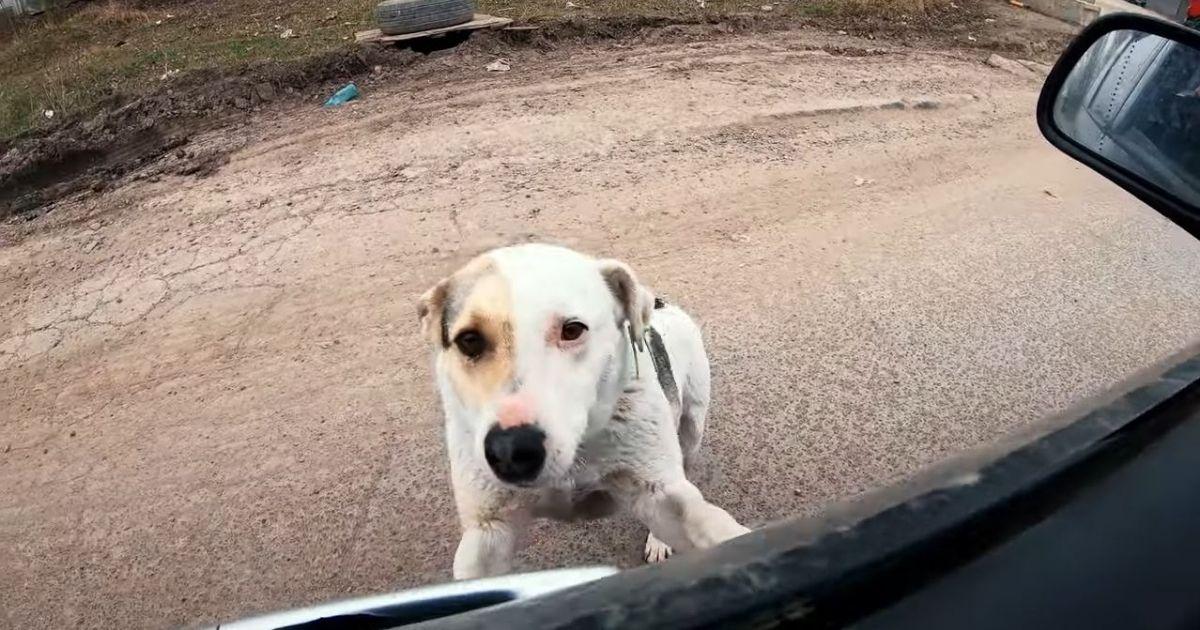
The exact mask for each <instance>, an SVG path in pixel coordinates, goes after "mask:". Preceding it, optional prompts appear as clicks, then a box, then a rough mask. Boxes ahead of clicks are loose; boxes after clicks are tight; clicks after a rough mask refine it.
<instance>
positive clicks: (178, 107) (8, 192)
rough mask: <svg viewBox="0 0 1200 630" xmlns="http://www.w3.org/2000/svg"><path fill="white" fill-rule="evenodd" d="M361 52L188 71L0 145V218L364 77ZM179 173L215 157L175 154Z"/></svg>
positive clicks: (28, 211)
mask: <svg viewBox="0 0 1200 630" xmlns="http://www.w3.org/2000/svg"><path fill="white" fill-rule="evenodd" d="M373 61H374V60H372V59H371V58H370V55H369V53H366V52H363V53H331V54H326V55H321V56H316V57H313V58H310V59H308V60H306V61H305V62H303V63H299V64H278V63H264V64H260V65H258V66H255V67H253V68H251V69H250V70H249V71H247V72H246V73H244V74H240V75H237V76H220V75H218V74H217V73H215V72H196V73H191V74H188V75H184V76H180V77H177V78H176V79H174V80H171V81H165V82H164V85H163V87H161V88H159V89H157V90H155V91H154V92H152V93H151V94H149V95H146V96H143V97H141V98H137V99H133V100H130V101H128V102H120V101H117V100H114V101H112V102H110V103H108V104H107V105H106V106H105V107H103V108H102V109H101V111H100V112H99V113H98V114H96V115H95V116H94V117H92V118H91V119H89V120H84V121H73V122H69V123H67V124H65V125H63V126H61V127H58V128H57V129H54V130H53V131H50V132H48V133H42V134H29V135H27V136H25V137H22V138H17V139H15V140H13V141H10V142H7V143H3V144H0V218H4V217H8V216H12V215H28V216H37V214H38V209H39V208H40V207H41V206H42V205H43V204H45V203H47V202H50V201H53V200H54V199H57V198H59V197H61V196H63V195H67V194H71V193H74V192H77V191H80V190H83V189H85V188H89V187H90V188H93V189H100V188H103V187H105V186H106V185H107V183H108V182H111V181H112V180H113V179H114V178H116V177H118V176H120V175H122V174H124V173H126V172H128V171H129V170H130V169H132V168H135V167H137V166H140V165H143V164H145V163H147V162H149V161H152V160H154V159H155V158H157V157H158V156H160V155H162V154H164V153H166V152H168V151H173V150H177V149H182V147H184V145H186V144H187V143H188V140H189V138H190V137H191V135H193V134H194V133H196V132H197V131H201V130H203V129H206V128H210V127H212V126H214V125H219V124H221V123H222V122H225V121H227V120H228V119H229V118H230V117H231V116H237V115H240V114H242V113H244V112H246V111H251V110H253V109H254V108H257V107H260V106H262V105H264V104H266V103H268V102H271V101H275V100H279V99H284V98H288V97H290V96H291V95H292V94H294V93H296V92H297V91H298V90H300V89H303V88H306V87H309V86H311V85H313V84H319V83H323V82H326V81H330V80H333V79H336V78H343V77H348V76H354V75H357V74H361V73H362V72H365V71H366V70H368V69H369V68H370V67H371V64H372V63H373ZM180 156H181V157H183V158H184V161H183V162H181V163H177V164H176V165H175V168H176V170H177V171H178V172H181V173H182V174H191V173H197V172H202V171H204V170H206V169H208V168H211V166H212V165H213V164H214V160H215V159H217V158H216V157H215V156H211V155H191V154H189V153H188V152H187V151H186V150H182V151H180Z"/></svg>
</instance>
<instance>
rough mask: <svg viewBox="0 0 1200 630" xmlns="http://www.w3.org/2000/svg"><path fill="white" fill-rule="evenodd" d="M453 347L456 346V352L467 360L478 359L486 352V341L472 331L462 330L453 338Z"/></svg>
mask: <svg viewBox="0 0 1200 630" xmlns="http://www.w3.org/2000/svg"><path fill="white" fill-rule="evenodd" d="M454 345H456V346H458V351H459V352H461V353H463V355H465V356H466V357H467V358H468V359H478V358H479V357H480V356H482V355H483V353H484V352H487V339H485V338H484V337H483V335H481V334H479V333H477V332H475V331H474V330H464V331H462V332H460V333H458V336H457V337H455V338H454Z"/></svg>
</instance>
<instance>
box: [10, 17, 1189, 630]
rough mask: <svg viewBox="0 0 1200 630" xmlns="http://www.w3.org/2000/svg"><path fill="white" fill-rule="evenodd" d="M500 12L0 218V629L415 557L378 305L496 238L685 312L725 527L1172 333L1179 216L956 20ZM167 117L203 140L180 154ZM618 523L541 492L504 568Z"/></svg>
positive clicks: (235, 611)
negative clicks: (873, 24) (535, 29)
mask: <svg viewBox="0 0 1200 630" xmlns="http://www.w3.org/2000/svg"><path fill="white" fill-rule="evenodd" d="M868 36H874V37H875V39H870V37H868ZM497 37H498V39H496V40H495V43H493V44H490V46H493V47H491V48H486V47H485V48H478V49H474V48H471V46H473V45H474V44H469V45H468V46H467V47H466V48H464V49H460V50H457V51H454V52H441V53H433V54H430V55H428V56H422V57H420V59H419V61H418V63H413V64H412V65H411V67H408V68H406V69H404V70H398V71H389V70H386V69H385V70H384V71H383V72H381V73H380V76H378V78H377V79H374V80H372V82H371V83H367V82H364V83H363V85H365V86H366V87H367V89H364V93H365V96H364V98H363V99H361V100H360V101H355V102H352V103H350V104H348V105H346V106H344V107H339V108H335V109H322V108H320V107H319V103H317V102H316V100H317V99H314V98H297V99H294V100H290V101H286V102H282V103H276V104H274V105H272V106H271V107H269V108H264V109H263V111H262V112H259V113H258V114H257V115H255V116H252V117H240V118H236V119H233V120H231V121H230V124H229V125H228V126H223V127H220V128H213V129H210V130H207V131H202V132H195V133H192V134H191V135H189V136H188V142H187V144H186V145H182V146H180V147H177V148H176V149H174V150H172V151H171V152H169V153H167V154H166V155H165V157H164V158H163V159H161V160H158V161H156V162H154V164H151V165H148V166H146V167H144V168H139V169H136V170H134V171H133V172H131V173H130V174H129V175H127V176H126V177H125V178H124V179H123V180H122V181H120V182H117V183H113V184H112V185H111V186H109V187H108V188H106V189H104V190H100V191H96V192H91V191H89V192H87V193H84V194H79V195H71V196H68V197H66V198H64V199H61V200H59V201H57V202H53V203H52V204H50V205H49V206H47V207H48V208H49V209H50V211H49V212H45V213H43V214H41V215H40V216H37V217H35V218H33V219H32V220H24V219H22V220H14V221H10V222H8V223H5V224H3V226H0V228H2V229H0V488H3V489H4V491H3V492H0V566H2V567H4V571H2V572H0V626H6V627H9V626H10V627H21V628H42V627H45V628H61V627H97V628H99V627H106V628H107V627H123V628H143V627H144V628H150V627H164V626H171V627H177V626H181V625H191V624H201V623H213V622H216V621H220V620H230V619H234V618H238V617H241V616H244V615H249V614H253V613H256V612H264V611H269V610H275V609H280V608H287V607H293V606H299V605H304V604H312V603H317V602H322V601H327V600H330V599H337V598H343V597H347V596H353V595H364V594H369V593H376V592H381V591H389V590H393V589H399V588H404V587H410V586H415V585H419V584H427V583H433V582H441V581H445V580H447V579H448V578H449V575H450V565H451V558H452V555H453V550H454V547H455V544H456V542H457V533H458V532H457V527H458V526H457V521H456V517H455V514H454V509H453V506H452V500H451V495H450V488H449V482H448V479H447V465H446V457H445V453H444V451H443V447H442V419H441V415H440V411H439V408H438V402H437V398H436V395H435V392H434V387H433V384H432V382H431V375H430V371H429V369H428V357H429V349H428V348H427V347H426V345H425V343H424V342H423V340H422V339H421V338H420V335H419V333H418V330H417V322H416V317H415V312H414V304H415V299H416V297H417V296H418V295H420V294H421V292H422V291H424V290H425V289H426V288H428V287H429V286H431V285H433V284H434V283H435V282H436V281H437V280H438V279H440V278H441V277H443V275H444V274H446V273H448V272H450V271H451V270H453V269H454V268H456V267H457V266H459V265H461V264H462V263H463V262H465V261H466V260H468V259H469V257H471V256H472V255H474V254H475V253H477V252H479V251H481V250H482V249H485V248H488V247H491V246H495V245H499V244H504V243H511V242H521V241H526V240H547V241H553V242H560V243H565V244H567V245H571V246H574V247H577V248H579V249H583V250H586V251H590V252H593V253H596V254H600V255H605V256H612V257H616V258H620V259H622V260H625V261H626V262H628V263H629V264H630V265H631V266H632V267H633V268H634V269H635V270H636V271H637V273H638V275H639V276H640V277H641V278H643V279H645V281H647V282H648V283H649V284H650V286H652V287H653V288H654V289H655V290H656V291H658V292H660V293H662V294H664V295H666V296H667V297H668V298H669V299H670V300H671V301H672V302H674V303H677V304H680V305H682V306H683V307H685V308H686V309H688V310H689V311H690V312H691V313H692V314H693V315H694V316H695V317H696V318H697V319H698V320H699V321H700V322H701V324H702V326H703V329H704V332H705V336H706V342H707V347H708V352H709V356H710V358H711V361H712V364H713V370H714V400H713V408H712V410H711V413H710V426H709V429H708V433H707V434H706V436H705V446H704V450H703V453H704V458H705V463H704V465H703V467H702V471H701V474H700V475H699V479H698V481H699V484H700V486H701V488H702V489H703V491H704V492H705V494H706V495H707V496H708V497H709V498H710V499H711V500H712V501H714V502H715V503H717V504H719V505H721V506H723V507H725V508H726V509H728V510H729V511H730V512H731V513H732V514H733V515H735V516H736V517H737V518H738V519H739V520H741V521H742V522H744V523H746V524H748V525H751V526H754V527H759V526H762V525H764V524H767V523H770V522H772V521H774V520H777V519H782V518H788V517H792V516H796V515H811V514H814V513H817V512H819V511H821V510H822V509H823V507H824V506H826V505H828V504H830V503H831V502H835V501H840V500H844V499H846V498H849V497H854V496H856V495H858V494H860V493H863V492H865V491H868V490H871V489H874V488H879V487H881V486H883V485H885V484H888V483H890V482H892V481H894V480H897V479H902V478H905V477H907V476H908V475H911V474H913V473H914V472H916V471H919V470H922V469H924V468H925V467H926V466H929V465H930V464H932V463H934V462H938V461H941V460H943V459H944V458H946V457H948V456H951V455H953V454H957V453H961V452H963V451H964V450H966V449H972V448H976V447H979V446H981V445H986V444H989V443H992V442H994V441H995V440H997V439H1001V438H1002V437H1003V436H1006V435H1008V434H1009V433H1010V432H1012V431H1020V430H1022V429H1023V428H1025V427H1027V426H1028V425H1029V424H1030V423H1031V422H1034V421H1036V420H1038V419H1042V418H1046V417H1049V416H1053V415H1057V414H1064V413H1069V412H1070V410H1071V409H1075V408H1077V407H1078V406H1079V405H1080V404H1082V401H1086V400H1089V399H1091V398H1092V397H1095V396H1099V395H1103V393H1104V392H1109V391H1112V389H1113V388H1114V387H1119V386H1120V384H1121V383H1122V382H1123V381H1124V379H1125V378H1126V377H1127V376H1129V375H1132V374H1134V373H1137V372H1140V371H1142V370H1144V369H1145V368H1146V367H1147V366H1150V365H1154V364H1156V363H1158V362H1160V361H1162V360H1163V359H1164V358H1165V357H1169V356H1172V355H1173V354H1175V353H1176V352H1178V351H1179V350H1180V349H1181V348H1185V347H1189V346H1191V345H1193V344H1194V342H1195V340H1196V339H1195V331H1196V330H1197V329H1200V276H1198V275H1197V274H1196V273H1195V270H1196V269H1197V268H1200V251H1198V248H1197V247H1196V244H1195V241H1194V239H1192V238H1191V237H1190V236H1189V235H1187V234H1186V233H1184V232H1182V231H1181V230H1179V229H1178V228H1176V227H1175V226H1174V225H1172V224H1170V223H1169V222H1167V221H1166V220H1165V219H1163V218H1162V217H1161V216H1159V215H1158V214H1156V213H1154V212H1153V211H1151V210H1150V209H1148V208H1146V207H1145V206H1144V205H1142V204H1140V203H1138V202H1137V201H1136V200H1134V199H1133V198H1132V197H1130V196H1129V195H1127V194H1125V193H1124V192H1122V191H1121V190H1119V189H1118V188H1116V187H1115V186H1113V185H1112V184H1111V183H1109V182H1108V181H1106V180H1104V179H1102V178H1100V177H1099V176H1097V175H1096V174H1095V173H1092V172H1090V171H1088V170H1086V169H1085V168H1083V167H1082V166H1079V165H1078V164H1076V163H1074V162H1072V161H1070V160H1069V159H1068V158H1066V157H1065V156H1063V155H1061V154H1059V153H1057V152H1056V151H1054V150H1053V149H1052V148H1051V147H1050V146H1049V145H1048V144H1047V143H1046V142H1045V141H1044V140H1043V139H1042V138H1041V137H1040V135H1039V134H1038V132H1037V129H1036V127H1035V123H1034V118H1033V111H1034V103H1035V101H1036V97H1037V93H1038V88H1039V83H1040V81H1039V80H1038V79H1037V78H1036V77H1031V76H1030V73H1021V74H1019V75H1018V74H1012V73H1009V72H1007V71H1005V70H1004V69H1002V68H998V67H994V66H991V65H988V64H987V63H985V61H986V59H987V56H988V54H989V53H988V52H986V51H980V50H977V49H971V48H962V47H958V46H947V45H945V44H947V42H940V43H939V42H929V43H925V44H922V43H917V42H913V41H911V40H898V41H891V40H885V39H884V38H882V37H879V36H878V35H872V34H871V33H866V34H857V35H856V34H847V35H838V34H836V32H829V31H825V30H820V29H798V30H786V31H777V32H756V33H742V32H736V30H735V32H724V31H723V30H721V29H720V28H719V27H718V26H711V27H708V26H706V27H704V28H700V27H697V26H694V25H693V26H670V27H665V28H656V29H650V30H648V31H647V32H645V33H642V34H641V35H639V36H638V37H637V38H636V39H630V40H626V39H605V40H600V41H593V42H590V43H577V44H571V45H561V46H554V45H548V46H541V45H538V46H531V45H528V44H514V43H511V42H508V41H507V40H504V39H502V38H503V37H504V36H497ZM977 39H981V38H980V37H977ZM954 41H955V42H957V41H958V40H954ZM500 54H502V55H503V57H504V58H505V59H506V60H507V62H508V65H509V66H510V68H511V70H510V71H508V72H488V71H486V70H485V66H486V65H488V64H489V63H490V62H492V61H494V60H495V59H496V58H497V57H498V56H499V55H500ZM389 72H394V74H392V75H391V76H389ZM180 149H182V150H184V151H185V152H186V153H187V155H191V154H195V155H215V156H221V159H220V160H217V161H215V162H213V163H212V164H211V166H210V167H208V168H207V173H206V174H205V175H203V176H198V175H195V174H193V175H181V174H178V173H177V172H175V171H173V170H172V169H173V167H172V166H171V165H173V164H176V163H179V164H185V163H188V161H187V160H188V158H187V157H186V155H185V157H183V158H181V157H179V156H178V155H176V152H177V151H178V150H180ZM644 537H645V531H644V530H643V529H642V528H641V527H640V526H639V525H638V524H637V523H635V522H633V521H632V520H630V519H629V518H626V517H621V518H615V519H612V520H606V521H599V522H594V523H581V524H555V523H545V524H539V525H538V526H537V527H535V528H534V529H533V530H532V531H531V532H530V533H529V536H528V542H529V546H528V548H527V549H526V550H525V551H523V552H522V553H521V555H520V560H519V568H520V569H522V570H529V569H536V568H544V567H562V566H574V565H580V564H595V563H601V564H616V565H619V566H635V565H636V564H638V563H639V560H640V552H641V549H642V543H643V541H644Z"/></svg>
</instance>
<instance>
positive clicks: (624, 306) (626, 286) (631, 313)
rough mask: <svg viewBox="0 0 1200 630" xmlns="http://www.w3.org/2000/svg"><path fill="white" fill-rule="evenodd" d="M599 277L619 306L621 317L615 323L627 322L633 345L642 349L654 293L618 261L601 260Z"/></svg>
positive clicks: (626, 266)
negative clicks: (602, 279)
mask: <svg viewBox="0 0 1200 630" xmlns="http://www.w3.org/2000/svg"><path fill="white" fill-rule="evenodd" d="M600 275H601V276H602V277H603V278H604V282H606V283H607V284H608V288H609V290H610V291H612V294H613V296H614V297H616V298H617V302H618V303H619V304H620V305H621V310H622V315H623V316H622V318H621V321H618V322H617V323H618V324H621V323H624V322H629V328H630V332H631V333H632V334H633V343H634V344H635V345H636V346H637V347H638V349H639V350H640V349H642V336H643V335H644V334H645V331H646V326H647V325H649V323H650V314H651V313H652V312H653V311H654V293H652V292H651V291H650V290H649V289H647V288H646V287H644V286H642V285H641V283H639V282H638V279H637V276H636V275H634V273H633V270H632V269H630V268H629V265H626V264H625V263H623V262H621V261H619V260H601V261H600Z"/></svg>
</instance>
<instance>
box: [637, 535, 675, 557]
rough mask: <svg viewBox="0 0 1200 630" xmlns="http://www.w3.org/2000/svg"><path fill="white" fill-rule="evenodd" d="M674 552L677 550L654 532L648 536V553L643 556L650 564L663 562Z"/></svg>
mask: <svg viewBox="0 0 1200 630" xmlns="http://www.w3.org/2000/svg"><path fill="white" fill-rule="evenodd" d="M673 553H675V552H674V551H673V550H672V549H671V547H670V546H668V545H667V543H665V542H663V541H661V540H659V539H657V538H655V537H654V534H648V535H647V536H646V553H645V555H644V556H643V557H644V558H646V562H648V563H650V564H654V563H657V562H662V561H663V560H666V559H667V558H670V557H671V554H673Z"/></svg>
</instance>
